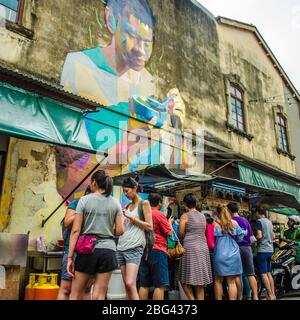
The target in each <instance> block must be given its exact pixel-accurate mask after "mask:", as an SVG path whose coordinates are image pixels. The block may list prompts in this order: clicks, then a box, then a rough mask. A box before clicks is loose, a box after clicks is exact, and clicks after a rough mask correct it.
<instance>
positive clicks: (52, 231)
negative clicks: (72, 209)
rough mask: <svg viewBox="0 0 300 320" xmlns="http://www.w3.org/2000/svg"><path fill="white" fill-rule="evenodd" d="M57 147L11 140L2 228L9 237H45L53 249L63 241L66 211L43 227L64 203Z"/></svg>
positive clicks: (0, 218)
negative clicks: (59, 191)
mask: <svg viewBox="0 0 300 320" xmlns="http://www.w3.org/2000/svg"><path fill="white" fill-rule="evenodd" d="M53 150H54V149H53V146H50V145H47V144H42V143H34V142H28V141H23V140H17V139H13V138H12V139H11V143H10V148H9V152H8V156H9V158H10V161H8V162H7V163H8V166H7V168H6V175H5V186H4V193H3V196H2V198H1V212H0V227H1V229H0V230H1V231H3V232H9V233H27V232H28V231H30V238H36V237H37V236H40V235H43V236H44V237H45V238H46V241H47V244H48V245H49V247H50V248H51V247H52V246H53V244H55V242H56V240H57V239H61V238H62V235H61V228H60V221H61V219H62V218H63V215H64V213H65V207H62V208H61V209H60V210H59V211H58V212H57V214H56V215H54V216H53V218H52V219H51V220H49V222H48V223H47V224H46V225H45V227H44V228H42V227H41V224H42V220H43V219H44V218H45V217H47V216H48V215H49V214H50V213H51V211H52V210H53V209H55V208H56V207H57V205H58V204H59V203H60V202H61V200H62V199H61V197H60V196H59V195H58V194H57V191H56V171H55V170H56V169H55V158H54V152H53Z"/></svg>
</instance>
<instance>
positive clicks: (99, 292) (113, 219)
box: [67, 170, 123, 300]
mask: <svg viewBox="0 0 300 320" xmlns="http://www.w3.org/2000/svg"><path fill="white" fill-rule="evenodd" d="M112 186H113V184H112V178H111V177H110V176H109V175H108V174H106V173H105V172H104V171H102V170H99V171H97V172H95V173H94V174H93V175H92V178H91V184H90V188H91V190H92V192H93V193H92V194H89V195H87V196H84V197H82V198H80V200H79V203H78V205H77V207H76V211H75V212H76V215H75V219H74V222H73V227H72V231H71V238H70V247H69V256H68V265H67V270H68V273H69V274H70V275H71V276H73V277H74V278H73V281H72V289H71V294H70V300H80V299H82V297H83V294H84V290H85V287H86V284H87V282H88V281H89V279H90V276H95V284H94V289H93V296H92V299H93V300H105V298H106V292H107V288H108V283H109V280H110V277H111V274H112V271H113V270H115V269H116V268H117V266H118V265H117V258H116V242H115V236H120V235H122V234H123V224H122V208H121V205H120V203H119V202H118V200H116V199H115V198H113V197H112V196H111V195H110V194H111V192H112ZM80 235H93V236H96V239H97V241H96V244H95V247H94V248H95V249H94V251H93V252H92V253H91V254H77V256H76V259H75V263H74V262H73V255H74V251H75V246H76V242H77V240H78V238H79V236H80Z"/></svg>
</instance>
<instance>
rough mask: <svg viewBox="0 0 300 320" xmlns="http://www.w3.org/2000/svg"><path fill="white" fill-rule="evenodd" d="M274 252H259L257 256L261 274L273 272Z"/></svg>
mask: <svg viewBox="0 0 300 320" xmlns="http://www.w3.org/2000/svg"><path fill="white" fill-rule="evenodd" d="M272 255H273V253H272V252H258V253H257V255H256V261H257V267H258V271H259V274H265V273H268V272H271V271H272V265H271V258H272Z"/></svg>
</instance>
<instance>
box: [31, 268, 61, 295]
mask: <svg viewBox="0 0 300 320" xmlns="http://www.w3.org/2000/svg"><path fill="white" fill-rule="evenodd" d="M34 288H35V293H34V300H56V298H57V294H58V290H59V286H58V285H57V274H50V275H49V274H45V273H42V274H40V275H39V282H38V285H37V286H34Z"/></svg>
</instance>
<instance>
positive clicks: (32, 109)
mask: <svg viewBox="0 0 300 320" xmlns="http://www.w3.org/2000/svg"><path fill="white" fill-rule="evenodd" d="M0 106H1V112H0V133H2V134H5V135H9V136H15V137H18V138H22V139H28V140H33V141H41V142H48V143H53V144H57V145H62V146H67V147H71V148H76V149H80V150H82V151H86V152H96V150H94V148H93V147H92V145H91V143H90V139H89V137H88V136H87V134H86V132H87V131H86V129H85V123H84V118H83V115H82V111H81V110H79V109H76V108H72V107H71V106H68V105H66V104H64V103H60V102H58V101H56V100H53V99H50V98H45V97H41V96H40V95H37V94H34V93H32V92H29V91H27V90H23V89H20V88H17V87H14V86H12V85H9V84H7V83H4V82H0Z"/></svg>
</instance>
